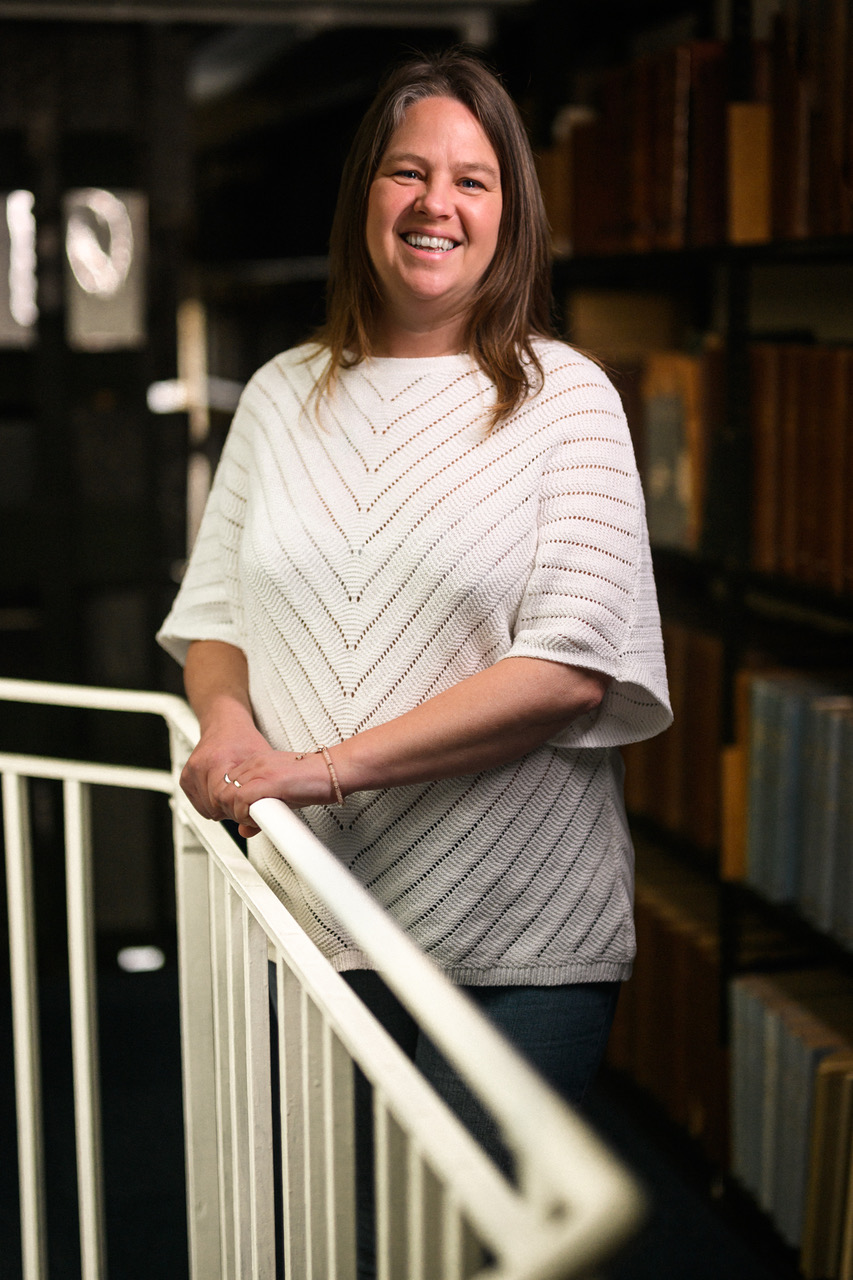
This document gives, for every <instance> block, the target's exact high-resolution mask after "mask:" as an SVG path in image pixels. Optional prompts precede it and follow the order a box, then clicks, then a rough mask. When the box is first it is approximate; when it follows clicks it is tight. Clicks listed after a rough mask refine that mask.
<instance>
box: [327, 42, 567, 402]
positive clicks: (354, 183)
mask: <svg viewBox="0 0 853 1280" xmlns="http://www.w3.org/2000/svg"><path fill="white" fill-rule="evenodd" d="M426 98H454V99H456V101H457V102H461V103H462V105H463V106H465V107H467V108H468V110H469V111H470V112H471V114H472V115H473V116H474V118H475V119H476V120H477V121H478V123H479V125H480V127H481V128H482V130H483V132H484V133H485V135H486V137H487V138H488V140H489V142H490V143H491V145H492V148H493V150H494V152H495V155H496V156H497V158H498V163H499V165H500V177H501V194H502V198H503V206H502V212H501V221H500V227H499V229H498V242H497V248H496V250H495V255H494V258H493V259H492V261H491V263H490V264H489V266H488V268H487V269H486V271H485V273H484V275H483V278H482V279H481V281H480V283H479V285H478V288H477V290H476V293H475V295H474V299H473V302H472V304H471V308H470V311H469V314H468V320H467V325H466V332H465V346H466V349H467V350H468V351H469V352H470V353H471V355H472V356H473V357H474V359H475V360H476V361H477V363H478V364H479V365H480V367H481V369H483V371H484V372H485V373H486V374H487V375H488V377H489V378H490V379H491V381H492V382H493V383H494V385H495V388H496V390H497V398H496V402H495V407H494V410H493V413H492V425H494V424H495V423H497V422H499V421H500V420H501V419H502V418H505V417H508V416H509V415H510V414H511V413H512V412H513V411H514V410H515V409H516V408H517V407H518V406H519V404H520V403H521V402H522V400H523V399H524V398H525V396H527V395H528V394H529V393H535V392H536V391H537V390H538V389H539V388H540V386H541V383H542V368H541V365H540V363H539V360H538V358H537V355H536V351H535V348H534V346H533V342H532V339H533V338H534V337H537V336H538V337H546V336H550V335H552V334H553V327H552V323H551V257H550V247H549V235H548V221H547V218H546V215H545V208H544V205H543V203H542V195H541V192H540V190H539V183H538V181H537V178H536V170H535V168H534V164H533V155H532V153H531V150H530V144H529V142H528V140H527V134H526V132H525V129H524V125H523V123H522V121H521V117H520V115H519V113H518V110H517V108H516V106H515V104H514V103H513V101H512V99H511V98H510V96H509V94H508V93H507V92H506V90H505V89H504V87H503V85H502V84H501V83H500V81H499V80H498V79H497V77H496V76H495V75H494V74H493V73H492V72H491V71H490V70H489V69H488V68H487V67H486V66H485V65H484V64H483V63H482V62H480V61H479V59H477V58H476V57H473V56H471V55H470V54H468V53H464V52H461V51H459V50H450V51H448V52H445V53H441V54H437V55H432V56H429V55H427V56H418V57H416V58H412V59H410V60H408V61H406V62H404V63H402V64H401V65H400V66H398V67H397V68H396V69H395V70H393V71H392V72H391V73H390V75H389V76H388V77H387V78H386V80H385V81H384V83H383V84H382V85H381V87H380V89H379V92H378V93H377V95H376V97H375V99H374V100H373V103H372V104H371V106H370V107H369V108H368V110H367V113H366V114H365V116H364V119H363V120H362V122H361V124H360V126H359V129H358V132H357V133H356V136H355V139H354V141H353V144H352V147H351V148H350V152H349V155H348V157H347V160H346V163H345V165H344V169H343V173H342V176H341V185H340V189H339V192H338V203H337V208H336V211H335V218H334V222H333V224H332V232H331V238H330V243H329V284H328V291H327V309H326V323H325V325H323V327H322V328H321V329H320V330H319V332H318V333H317V335H316V340H317V341H318V342H319V343H320V344H321V345H322V346H324V347H326V348H327V349H328V351H329V356H330V359H329V363H328V366H327V368H326V372H325V374H324V376H323V377H322V378H321V379H320V382H319V384H318V388H317V391H318V394H321V395H322V394H323V392H325V391H328V390H330V389H331V386H332V384H333V383H334V381H335V377H336V375H337V372H338V370H339V369H348V368H352V367H353V366H354V365H356V364H358V363H359V362H360V361H361V360H363V359H364V358H365V357H367V356H370V355H372V354H373V343H374V341H375V334H376V332H377V327H378V320H379V315H380V312H381V308H382V297H381V294H380V290H379V283H378V281H377V278H376V273H375V271H374V269H373V264H372V262H371V260H370V256H369V254H368V252H367V243H366V239H365V226H366V220H367V202H368V197H369V193H370V187H371V184H372V183H373V179H374V178H375V176H376V172H377V170H378V168H379V164H380V162H381V160H382V156H383V155H384V153H385V150H386V148H387V147H388V144H389V143H390V141H391V137H392V135H393V134H394V132H395V131H396V130H397V129H398V128H399V126H400V124H401V123H402V120H403V116H404V115H405V113H406V111H407V110H408V108H409V107H411V106H412V105H413V104H414V103H416V102H421V101H423V100H424V99H426Z"/></svg>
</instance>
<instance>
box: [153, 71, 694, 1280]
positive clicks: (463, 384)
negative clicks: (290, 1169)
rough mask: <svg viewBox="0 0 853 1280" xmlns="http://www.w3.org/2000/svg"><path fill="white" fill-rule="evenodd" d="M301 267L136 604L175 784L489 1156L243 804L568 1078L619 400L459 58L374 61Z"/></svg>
mask: <svg viewBox="0 0 853 1280" xmlns="http://www.w3.org/2000/svg"><path fill="white" fill-rule="evenodd" d="M330 267H331V272H330V287H329V295H328V318H327V323H326V325H325V327H324V328H323V329H322V330H321V332H320V333H319V334H318V335H317V336H316V339H315V341H314V342H313V343H310V344H307V345H306V346H304V347H300V348H297V349H296V350H294V351H288V352H285V353H283V354H282V355H280V356H278V357H277V358H276V359H274V360H272V361H271V362H270V363H269V364H268V365H266V366H265V367H264V368H263V369H261V370H260V371H259V372H258V373H257V374H256V375H255V377H254V378H253V379H252V381H251V382H250V384H249V386H248V387H247V389H246V391H245V393H244V395H243V398H242V400H241V403H240V406H239V408H238V410H237V413H236V415H235V418H234V422H233V425H232V427H231V431H230V433H229V436H228V440H227V441H226V445H225V449H224V451H223V455H222V460H221V463H220V466H219V469H218V471H217V475H216V480H215V483H214V487H213V490H212V493H211V498H210V502H209V504H208V508H207V511H206V513H205V517H204V521H203V523H202V527H201V530H200V533H199V536H198V540H197V542H196V546H195V549H194V552H193V555H192V558H191V560H190V564H189V567H188V570H187V574H186V577H185V579H184V582H183V584H182V586H181V590H180V593H179V595H178V598H177V600H176V602H175V605H174V607H173V609H172V612H171V613H170V615H169V617H168V618H167V619H166V622H165V623H164V625H163V628H162V630H161V632H160V640H161V642H162V643H163V644H164V646H165V647H166V648H167V649H169V650H170V652H172V653H173V654H174V655H175V657H177V658H178V659H179V660H181V661H184V662H185V664H186V667H185V681H186V688H187V693H188V696H189V698H190V701H191V703H192V705H193V707H194V708H195V710H196V712H197V714H198V717H199V721H200V724H201V729H202V735H201V739H200V741H199V744H198V746H197V747H196V749H195V751H194V752H193V754H192V756H191V757H190V759H189V761H188V763H187V766H186V769H185V771H184V775H183V778H182V784H183V786H184V788H185V790H186V792H187V794H188V795H189V797H190V798H191V800H192V802H193V804H194V805H195V806H196V808H197V809H198V810H199V811H200V812H201V813H202V814H204V815H205V816H207V817H209V818H213V819H222V818H230V819H234V820H236V821H237V822H238V823H239V824H240V828H241V831H242V832H243V834H244V835H246V836H250V837H252V839H251V840H250V842H249V851H250V857H251V859H252V861H253V863H254V864H255V865H256V866H257V868H258V870H259V871H260V873H261V875H262V876H263V877H264V878H265V879H266V881H267V882H268V884H269V885H270V886H271V887H272V888H273V890H274V891H275V892H276V893H277V894H278V895H279V896H280V897H281V898H282V900H283V901H284V902H285V903H286V904H287V906H288V908H289V910H290V911H291V913H292V914H293V915H294V916H295V917H296V919H297V920H298V921H299V923H300V924H301V925H302V927H303V928H304V929H305V931H306V932H307V933H308V935H309V936H310V937H311V938H312V939H313V940H314V941H315V942H316V944H317V945H318V946H319V947H320V948H321V949H322V950H323V951H324V953H325V954H326V955H327V956H328V958H329V960H330V961H331V963H332V964H333V965H334V966H335V968H337V969H338V970H339V971H340V972H343V973H345V974H346V975H347V979H348V981H350V982H351V983H352V985H353V986H354V987H356V989H357V990H358V991H359V992H360V993H361V994H362V996H363V998H365V999H366V1000H368V1002H369V1003H370V1004H371V1007H372V1008H373V1009H374V1011H375V1012H376V1013H377V1016H380V1017H381V1018H382V1019H383V1021H384V1022H385V1024H386V1025H387V1026H388V1027H389V1029H390V1030H391V1031H392V1034H394V1035H395V1036H396V1037H397V1038H398V1039H399V1041H400V1042H401V1043H403V1044H404V1045H405V1047H406V1049H407V1050H408V1051H409V1052H410V1053H411V1054H412V1055H414V1056H415V1057H416V1059H417V1061H418V1063H419V1064H420V1065H421V1068H422V1070H423V1071H424V1073H425V1074H426V1075H427V1077H428V1078H429V1079H430V1080H431V1081H432V1083H433V1084H434V1086H435V1087H436V1088H437V1089H438V1090H439V1092H441V1093H442V1095H443V1096H444V1097H445V1098H446V1099H447V1100H448V1101H449V1102H450V1104H451V1105H452V1106H453V1107H454V1108H456V1109H457V1111H458V1112H459V1114H460V1115H461V1116H462V1118H463V1120H464V1121H465V1123H466V1124H468V1125H469V1126H470V1127H471V1129H472V1131H474V1132H475V1133H477V1135H478V1136H479V1137H480V1138H481V1140H482V1141H483V1142H484V1143H485V1144H486V1145H487V1146H488V1147H489V1149H490V1150H491V1151H492V1152H493V1153H495V1155H496V1156H497V1157H498V1158H503V1155H502V1152H501V1148H500V1144H499V1143H498V1141H497V1139H496V1135H495V1134H494V1133H493V1132H491V1131H490V1130H489V1128H488V1125H487V1123H485V1121H484V1118H483V1116H482V1114H481V1113H479V1112H478V1110H477V1109H476V1108H475V1107H472V1105H471V1102H470V1099H468V1098H467V1096H466V1095H465V1093H464V1090H462V1089H461V1088H460V1086H459V1082H458V1081H457V1080H456V1078H455V1077H454V1075H453V1073H452V1071H450V1069H449V1068H448V1066H447V1064H446V1063H444V1062H443V1061H442V1060H441V1059H440V1058H439V1057H438V1055H437V1054H436V1053H435V1051H434V1050H433V1049H432V1048H431V1046H430V1045H429V1042H428V1041H426V1040H425V1038H424V1037H423V1036H421V1035H420V1033H419V1032H418V1029H417V1028H416V1027H414V1026H413V1025H412V1024H411V1021H410V1020H409V1019H408V1018H407V1015H405V1012H404V1011H403V1010H402V1009H401V1008H400V1007H399V1006H398V1005H397V1004H396V1002H395V1001H394V999H393V997H392V996H391V994H390V992H389V991H387V990H386V989H384V988H383V987H382V985H381V984H380V983H379V981H378V979H377V978H376V976H375V975H374V974H372V973H370V972H369V965H368V961H367V959H366V957H365V956H364V955H363V954H362V953H361V952H360V951H359V950H358V948H357V947H356V946H355V944H354V943H353V941H352V939H350V938H348V937H347V936H346V935H345V934H343V933H342V931H341V930H340V928H339V927H338V925H337V923H336V922H335V920H334V919H332V918H330V917H329V916H328V914H327V913H326V912H325V911H324V909H323V907H322V906H321V904H319V903H318V902H316V901H315V900H314V899H313V898H312V896H311V895H310V894H309V893H308V892H307V890H305V888H304V887H303V886H302V885H301V884H300V882H299V881H298V880H297V879H296V878H295V877H294V875H293V873H292V872H291V870H290V868H289V866H288V865H287V863H286V862H285V861H284V860H283V859H282V858H281V856H280V855H279V854H278V852H277V850H276V849H275V847H274V846H273V845H272V844H271V843H270V842H269V841H267V840H266V838H265V837H264V836H263V835H260V834H258V833H257V829H256V827H255V825H254V823H253V822H252V819H251V815H250V808H251V805H252V804H253V803H254V801H256V800H258V799H260V798H261V797H266V796H276V797H278V798H280V799H282V800H284V801H285V802H286V803H287V804H289V805H290V806H291V807H292V808H294V809H298V810H300V811H301V814H302V817H303V818H304V820H305V822H306V823H307V824H308V825H309V826H310V827H311V828H312V830H314V831H315V833H316V834H317V835H318V836H319V837H320V839H322V840H323V841H324V842H325V843H326V844H327V845H328V846H329V847H330V848H331V849H333V850H334V852H335V853H336V854H337V856H338V857H339V858H340V859H341V860H342V861H343V862H344V863H345V864H346V865H347V866H348V867H349V868H350V869H351V871H352V873H353V874H354V875H355V876H357V877H358V879H359V880H360V881H361V882H362V883H363V884H365V885H366V886H367V887H368V888H369V889H370V890H371V892H372V893H373V894H374V895H375V897H376V898H377V899H378V900H379V901H380V902H381V903H382V904H383V906H385V908H386V909H387V910H388V911H389V912H390V913H391V914H392V915H393V916H394V917H395V918H396V919H397V920H398V922H399V923H400V924H401V925H402V927H403V928H405V929H406V930H407V931H408V933H409V934H410V936H411V937H413V938H414V939H415V940H416V941H417V942H418V943H419V944H420V945H421V946H422V947H423V948H424V949H425V950H426V951H427V952H428V953H429V954H430V955H431V956H432V958H433V959H434V960H435V962H436V963H437V964H438V965H439V966H440V967H441V968H442V969H444V971H445V972H446V973H447V974H448V975H449V976H450V977H451V978H452V979H453V980H454V981H456V982H457V983H459V984H460V985H462V986H464V987H465V989H466V990H467V991H468V992H469V994H470V995H471V997H472V998H473V999H475V1000H477V1001H478V1002H479V1003H480V1004H481V1005H482V1006H483V1007H484V1008H485V1009H486V1011H487V1012H488V1013H489V1014H490V1015H491V1016H492V1017H493V1018H494V1019H495V1020H496V1021H497V1022H498V1024H499V1025H500V1026H501V1027H502V1028H503V1029H504V1031H505V1032H506V1034H507V1035H509V1036H510V1038H511V1039H513V1040H514V1042H515V1043H516V1044H517V1045H518V1046H519V1048H520V1049H521V1050H522V1051H523V1052H525V1053H527V1054H528V1056H529V1057H530V1058H531V1060H532V1061H533V1062H534V1063H535V1064H536V1065H537V1066H538V1067H539V1068H540V1069H541V1070H542V1071H543V1072H544V1073H545V1074H546V1075H547V1076H548V1078H549V1079H550V1080H551V1082H552V1083H553V1084H554V1085H555V1086H556V1087H557V1088H558V1089H560V1090H561V1091H562V1092H563V1094H564V1095H565V1096H566V1097H567V1098H568V1099H570V1100H571V1101H574V1102H578V1101H579V1100H580V1099H581V1098H582V1097H583V1094H584V1091H585V1089H586V1087H587V1084H588V1083H589V1081H590V1079H591V1077H592V1075H593V1073H594V1071H595V1069H596V1066H597V1064H598V1062H599V1060H600V1058H601V1055H602V1053H603V1050H604V1044H605V1041H606V1038H607V1033H608V1030H609V1026H610V1021H611V1018H612V1016H613V1010H614V1006H615V1001H616V994H617V991H618V986H619V983H620V981H621V980H622V979H624V978H625V977H627V976H628V975H629V973H630V970H631V962H632V958H633V951H634V932H633V922H632V910H631V907H632V902H631V899H632V888H633V884H632V881H633V853H632V848H631V841H630V835H629V832H628V828H627V823H626V820H625V814H624V808H623V805H622V767H621V758H620V755H619V751H618V747H619V746H620V744H622V743H627V742H631V741H636V740H638V739H641V738H645V737H650V736H651V735H653V734H655V733H657V732H659V731H660V730H661V729H664V728H665V727H666V726H667V725H668V724H669V721H670V719H671V715H670V711H669V702H668V694H667V685H666V674H665V670H664V664H663V650H662V645H661V636H660V623H659V618H658V610H657V602H656V597H655V589H654V582H653V579H652V571H651V557H650V553H649V546H648V535H647V531H646V523H645V514H644V505H643V496H642V493H641V490H640V483H639V479H638V476H637V470H636V466H635V464H634V457H633V452H632V448H631V441H630V437H629V435H628V430H627V426H626V423H625V417H624V414H623V412H622V406H621V404H620V401H619V397H618V396H617V394H616V392H615V391H614V389H613V387H612V386H611V385H610V383H609V382H608V380H607V378H606V377H605V375H604V374H603V372H602V371H601V369H600V368H599V367H598V365H596V364H595V363H594V362H593V361H592V360H590V359H588V358H587V357H586V356H583V355H581V354H579V353H578V352H576V351H574V350H572V348H570V347H568V346H567V345H565V344H564V343H562V342H559V341H557V340H555V339H554V338H553V337H551V336H549V319H548V316H549V299H550V278H549V262H548V253H547V225H546V222H545V217H544V213H543V210H542V202H541V197H540V195H539V191H538V187H537V186H536V181H535V174H534V168H533V161H532V157H531V153H530V147H529V145H528V143H527V139H526V136H525V133H524V130H523V127H522V125H521V122H520V118H519V116H518V113H517V111H516V109H515V107H514V106H513V104H512V102H511V101H510V99H509V98H508V96H507V94H506V93H505V91H504V89H503V88H502V86H501V85H500V83H499V81H498V80H497V79H496V77H495V76H493V75H492V74H491V73H490V72H489V71H488V70H487V69H486V68H485V67H483V66H482V65H481V64H480V63H479V62H478V61H476V60H475V59H472V58H470V57H467V56H465V55H462V54H458V53H450V54H446V55H442V56H440V57H438V58H435V59H424V60H420V59H418V60H415V61H413V62H409V63H407V64H405V65H404V66H403V67H401V68H398V69H397V70H396V71H395V72H393V73H392V75H391V76H390V78H389V79H388V81H387V82H386V84H385V85H384V86H383V88H382V89H381V90H380V92H379V94H378V96H377V98H376V101H375V102H374V104H373V106H372V107H371V108H370V110H369V111H368V113H367V115H366V117H365V119H364V121H363V122H362V125H361V128H360V129H359V132H358V134H357V136H356V139H355V142H354V144H353V148H352V151H351V153H350V156H349V159H348V161H347V165H346V167H345V171H344V174H343V178H342V182H341V191H340V196H339V202H338V209H337V213H336V216H335V223H334V227H333V231H332V237H331V253H330ZM362 1119H363V1120H364V1129H363V1137H362V1140H361V1141H362V1144H363V1149H362V1150H361V1156H362V1157H363V1156H364V1151H365V1150H367V1149H368V1148H369V1141H370V1119H369V1112H368V1111H364V1113H363V1115H362ZM370 1186H371V1181H370V1178H369V1176H367V1174H365V1178H364V1179H363V1196H362V1201H361V1205H362V1209H363V1215H362V1224H361V1226H360V1243H361V1245H362V1246H363V1248H362V1251H361V1259H360V1264H359V1276H360V1277H368V1276H372V1275H373V1274H375V1266H374V1261H375V1260H374V1258H373V1251H372V1246H371V1230H370V1217H371V1214H370Z"/></svg>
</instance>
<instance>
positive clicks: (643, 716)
mask: <svg viewBox="0 0 853 1280" xmlns="http://www.w3.org/2000/svg"><path fill="white" fill-rule="evenodd" d="M573 371H574V372H573V376H571V377H570V378H566V375H565V373H563V374H562V375H556V376H563V377H564V378H566V385H565V387H564V388H563V389H562V390H560V389H559V388H558V393H557V394H554V389H553V388H552V387H551V386H550V385H548V384H547V383H546V389H547V392H548V397H549V412H550V413H551V414H552V415H553V418H554V421H555V425H556V427H557V439H556V440H555V442H554V444H553V445H552V446H551V448H550V450H549V454H548V457H547V460H546V463H545V466H544V469H543V473H542V481H541V487H540V493H539V507H538V538H537V548H536V556H535V562H534V566H533V569H532V571H531V574H530V577H529V579H528V582H527V584H526V588H525V591H524V595H523V597H522V600H521V604H520V606H519V610H518V613H517V616H516V621H515V627H514V631H513V643H512V647H511V649H510V652H509V654H508V655H507V656H509V657H534V658H545V659H548V660H550V661H552V662H564V663H567V664H569V665H572V666H578V667H584V668H587V669H589V670H592V671H597V672H600V673H602V674H604V675H606V676H609V677H611V683H610V684H609V686H608V690H607V692H606V694H605V697H604V699H603V701H602V703H601V706H600V707H599V708H598V710H597V711H595V712H594V713H592V714H591V715H589V716H583V717H580V718H579V719H578V720H576V721H574V722H573V723H572V724H571V725H570V726H569V727H568V728H567V729H566V730H564V731H563V732H562V733H560V734H559V735H557V736H556V737H555V738H554V739H553V740H552V743H553V745H555V746H565V747H611V746H620V745H623V744H625V743H628V742H636V741H640V740H642V739H643V738H649V737H653V736H654V735H655V734H657V733H660V732H661V731H662V730H663V729H665V728H667V727H668V725H669V724H670V723H671V721H672V713H671V711H670V705H669V694H668V689H667V680H666V668H665V664H664V655H663V642H662V638H661V628H660V615H659V611H658V604H657V594H656V591H655V584H654V577H653V573H652V561H651V553H650V550H649V540H648V532H647V528H646V515H645V503H644V500H643V493H642V488H641V485H640V478H639V475H638V472H637V467H636V463H635V461H634V451H633V447H632V444H631V438H630V435H629V433H628V427H627V423H626V421H625V415H624V412H623V410H622V405H621V402H620V400H619V396H618V395H617V393H616V391H615V389H614V388H613V386H612V384H611V383H610V382H609V380H608V379H607V378H606V376H605V375H604V374H603V373H602V372H601V370H599V369H598V368H597V366H595V365H593V364H592V363H591V362H588V363H587V362H584V371H583V375H582V376H581V377H579V376H578V374H577V365H575V366H573ZM552 439H553V437H552Z"/></svg>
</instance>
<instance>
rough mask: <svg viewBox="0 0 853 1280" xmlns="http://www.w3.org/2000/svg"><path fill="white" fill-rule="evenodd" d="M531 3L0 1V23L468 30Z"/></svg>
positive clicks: (521, 0) (452, 0)
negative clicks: (39, 21)
mask: <svg viewBox="0 0 853 1280" xmlns="http://www.w3.org/2000/svg"><path fill="white" fill-rule="evenodd" d="M530 3H532V0H487V2H486V3H482V4H460V3H459V0H408V2H407V3H406V4H405V5H403V4H401V3H400V0H371V3H370V4H366V5H365V4H361V3H360V2H359V0H332V2H331V3H328V4H322V3H321V4H316V3H315V4H312V3H310V0H309V2H308V3H306V2H305V0H247V2H244V0H0V19H2V18H27V19H30V20H32V19H50V20H61V21H81V22H198V23H221V22H233V23H241V24H244V23H257V22H266V23H278V22H287V23H297V24H301V23H305V24H309V25H311V24H316V25H317V26H321V27H330V26H389V25H393V26H422V25H424V24H427V25H432V24H438V23H441V24H443V25H446V24H447V23H448V22H450V23H452V24H454V25H459V26H460V27H468V26H469V25H471V27H472V29H475V28H477V27H478V26H482V25H483V24H487V23H488V22H489V20H490V18H491V16H492V15H493V14H495V13H496V12H497V11H499V10H501V9H509V8H521V7H524V6H525V5H528V4H530Z"/></svg>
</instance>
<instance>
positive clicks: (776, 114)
mask: <svg viewBox="0 0 853 1280" xmlns="http://www.w3.org/2000/svg"><path fill="white" fill-rule="evenodd" d="M797 43H798V32H797V24H796V21H795V15H793V14H791V13H790V12H788V11H783V12H781V13H778V14H777V15H776V17H775V19H774V24H773V39H772V42H771V94H772V109H773V131H772V136H773V166H772V173H773V236H774V239H777V240H796V239H801V238H802V237H804V236H807V235H808V234H809V225H808V212H809V199H808V195H809V187H808V184H809V142H810V123H811V122H810V110H811V92H812V88H811V84H810V82H809V81H808V79H807V78H806V76H805V75H804V74H803V72H802V70H801V68H800V66H799V65H798V61H797Z"/></svg>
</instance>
